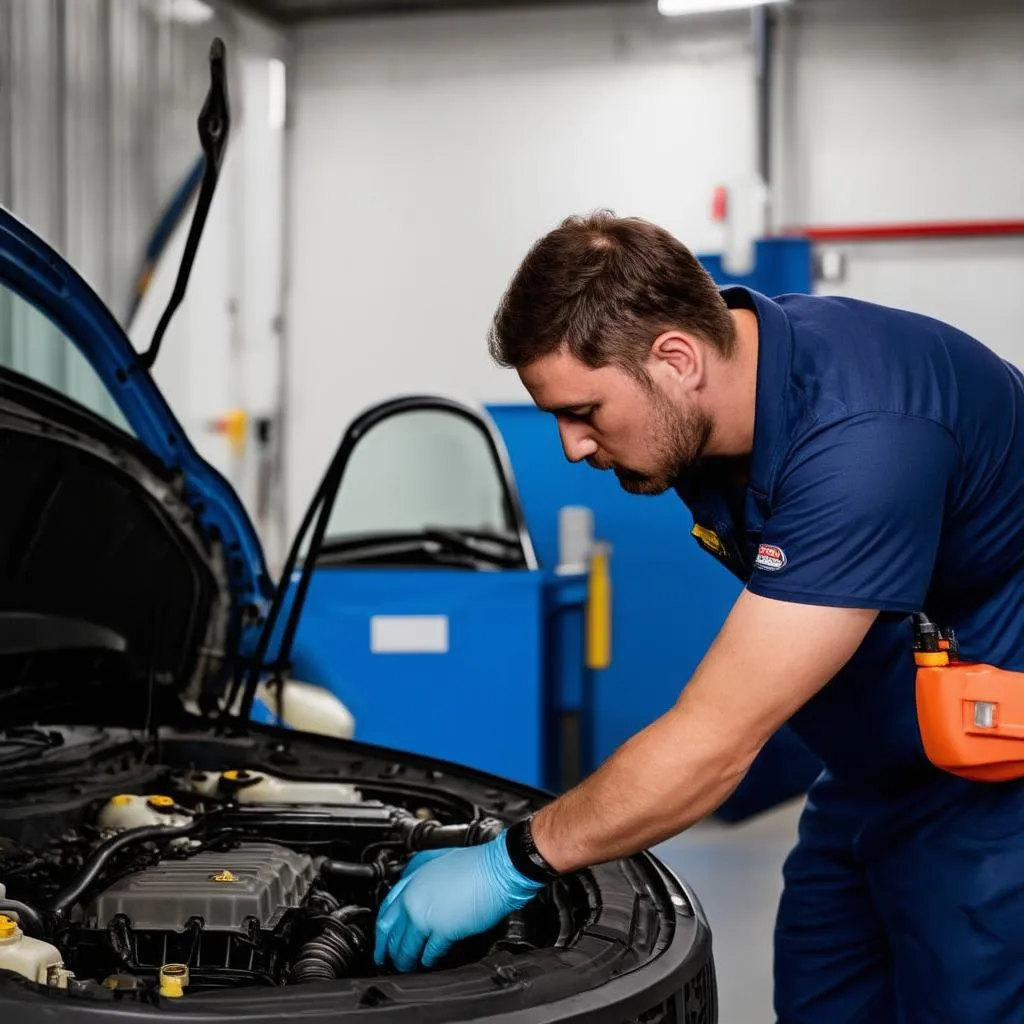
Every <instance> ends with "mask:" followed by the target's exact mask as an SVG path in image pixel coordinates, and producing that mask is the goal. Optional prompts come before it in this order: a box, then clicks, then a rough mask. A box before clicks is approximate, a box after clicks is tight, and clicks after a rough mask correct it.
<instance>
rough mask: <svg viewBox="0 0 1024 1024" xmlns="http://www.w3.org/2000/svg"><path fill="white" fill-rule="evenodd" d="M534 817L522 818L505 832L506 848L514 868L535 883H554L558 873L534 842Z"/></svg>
mask: <svg viewBox="0 0 1024 1024" xmlns="http://www.w3.org/2000/svg"><path fill="white" fill-rule="evenodd" d="M532 819H533V815H532V814H531V815H529V816H528V817H526V818H521V819H520V820H519V821H517V822H515V823H514V824H512V825H510V826H509V827H508V829H507V830H506V832H505V846H506V848H507V850H508V855H509V859H510V860H511V861H512V866H513V867H514V868H515V869H516V870H517V871H518V872H519V873H520V874H522V875H525V876H526V877H527V878H529V879H531V880H532V881H534V882H552V881H554V880H555V879H556V878H558V877H559V874H558V872H557V871H556V870H555V869H554V868H553V867H552V866H551V865H550V864H549V863H548V862H547V861H546V860H545V859H544V856H543V855H542V854H541V852H540V850H538V849H537V844H536V843H535V842H534V841H533V830H532V828H531V823H532Z"/></svg>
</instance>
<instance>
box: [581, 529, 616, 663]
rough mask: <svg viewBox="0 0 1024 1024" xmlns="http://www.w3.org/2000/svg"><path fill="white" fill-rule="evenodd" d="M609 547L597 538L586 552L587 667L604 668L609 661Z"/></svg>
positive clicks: (610, 603)
mask: <svg viewBox="0 0 1024 1024" xmlns="http://www.w3.org/2000/svg"><path fill="white" fill-rule="evenodd" d="M610 554H611V547H610V546H609V545H608V544H607V543H605V542H603V541H601V542H598V543H596V544H595V545H594V546H593V549H592V550H591V554H590V574H589V577H588V580H587V612H586V614H587V625H586V629H587V635H586V647H587V654H586V662H587V668H589V669H599V668H607V667H608V666H609V665H610V664H611V662H612V579H611V572H610V570H609V565H608V563H609V557H610Z"/></svg>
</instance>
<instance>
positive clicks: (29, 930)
mask: <svg viewBox="0 0 1024 1024" xmlns="http://www.w3.org/2000/svg"><path fill="white" fill-rule="evenodd" d="M0 914H17V915H18V917H19V918H20V919H21V921H20V924H21V930H22V931H23V932H24V933H25V934H26V935H32V936H34V937H35V938H37V939H38V938H41V937H42V935H43V915H42V914H40V913H39V911H38V910H36V909H35V908H34V907H30V906H29V905H28V904H27V903H21V902H19V901H18V900H0Z"/></svg>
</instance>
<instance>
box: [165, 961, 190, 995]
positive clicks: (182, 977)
mask: <svg viewBox="0 0 1024 1024" xmlns="http://www.w3.org/2000/svg"><path fill="white" fill-rule="evenodd" d="M187 984H188V965H187V964H164V965H163V967H161V968H160V995H162V996H167V997H168V998H169V999H180V998H181V997H182V996H183V995H184V994H185V986H186V985H187Z"/></svg>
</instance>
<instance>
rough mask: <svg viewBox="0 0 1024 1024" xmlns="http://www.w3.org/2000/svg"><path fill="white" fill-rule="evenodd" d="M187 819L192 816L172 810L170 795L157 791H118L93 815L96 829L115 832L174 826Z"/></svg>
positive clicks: (172, 801) (173, 806) (185, 821)
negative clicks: (147, 794) (141, 792)
mask: <svg viewBox="0 0 1024 1024" xmlns="http://www.w3.org/2000/svg"><path fill="white" fill-rule="evenodd" d="M191 821H192V816H191V815H190V814H185V813H183V812H182V811H180V810H178V809H176V808H175V805H174V800H173V799H172V798H171V797H169V796H163V795H161V794H159V793H155V794H152V795H150V796H138V795H136V794H134V793H119V794H118V795H117V796H114V797H111V798H110V799H109V800H108V801H107V803H106V804H105V805H104V807H103V808H102V809H101V810H100V813H99V815H98V816H97V818H96V823H97V824H98V825H99V827H100V828H103V829H113V830H115V831H118V832H120V831H121V829H126V828H141V827H142V826H143V825H167V826H168V827H169V828H178V827H179V826H181V825H188V824H189V823H190V822H191Z"/></svg>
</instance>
